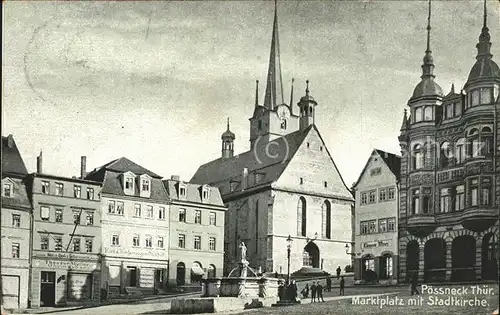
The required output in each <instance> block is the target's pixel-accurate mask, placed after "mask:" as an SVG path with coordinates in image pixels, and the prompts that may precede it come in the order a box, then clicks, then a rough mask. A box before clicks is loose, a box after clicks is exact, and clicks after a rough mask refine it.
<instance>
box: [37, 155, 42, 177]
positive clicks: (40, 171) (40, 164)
mask: <svg viewBox="0 0 500 315" xmlns="http://www.w3.org/2000/svg"><path fill="white" fill-rule="evenodd" d="M36 172H37V173H38V174H41V173H42V151H40V155H39V156H37V157H36Z"/></svg>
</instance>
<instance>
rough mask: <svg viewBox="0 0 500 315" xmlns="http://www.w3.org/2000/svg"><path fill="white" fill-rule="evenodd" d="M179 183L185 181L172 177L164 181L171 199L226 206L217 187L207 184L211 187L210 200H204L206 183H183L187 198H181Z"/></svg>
mask: <svg viewBox="0 0 500 315" xmlns="http://www.w3.org/2000/svg"><path fill="white" fill-rule="evenodd" d="M179 183H183V182H180V181H177V180H171V179H169V180H164V181H163V185H164V186H165V189H166V190H167V194H168V196H169V197H170V199H171V200H182V201H187V202H194V203H204V204H209V205H215V206H220V207H224V202H223V201H222V197H221V195H220V192H219V189H217V187H213V186H208V185H206V187H207V188H208V189H209V195H208V200H206V201H203V200H202V199H201V196H202V187H203V186H204V185H199V184H192V183H183V184H184V185H185V186H186V198H184V199H181V198H179V187H178V186H179V185H178V184H179Z"/></svg>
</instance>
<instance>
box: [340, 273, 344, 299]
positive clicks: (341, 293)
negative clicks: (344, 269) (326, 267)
mask: <svg viewBox="0 0 500 315" xmlns="http://www.w3.org/2000/svg"><path fill="white" fill-rule="evenodd" d="M344 287H345V281H344V276H342V277H341V278H340V295H344Z"/></svg>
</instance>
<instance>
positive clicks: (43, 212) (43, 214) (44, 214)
mask: <svg viewBox="0 0 500 315" xmlns="http://www.w3.org/2000/svg"><path fill="white" fill-rule="evenodd" d="M49 217H50V208H49V207H44V206H42V207H40V218H41V219H42V220H43V221H49Z"/></svg>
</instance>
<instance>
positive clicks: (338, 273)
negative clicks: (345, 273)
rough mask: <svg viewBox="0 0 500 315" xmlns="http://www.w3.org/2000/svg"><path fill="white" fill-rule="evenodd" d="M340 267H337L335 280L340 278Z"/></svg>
mask: <svg viewBox="0 0 500 315" xmlns="http://www.w3.org/2000/svg"><path fill="white" fill-rule="evenodd" d="M341 271H342V269H340V266H338V267H337V280H338V279H339V278H340V272H341Z"/></svg>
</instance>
